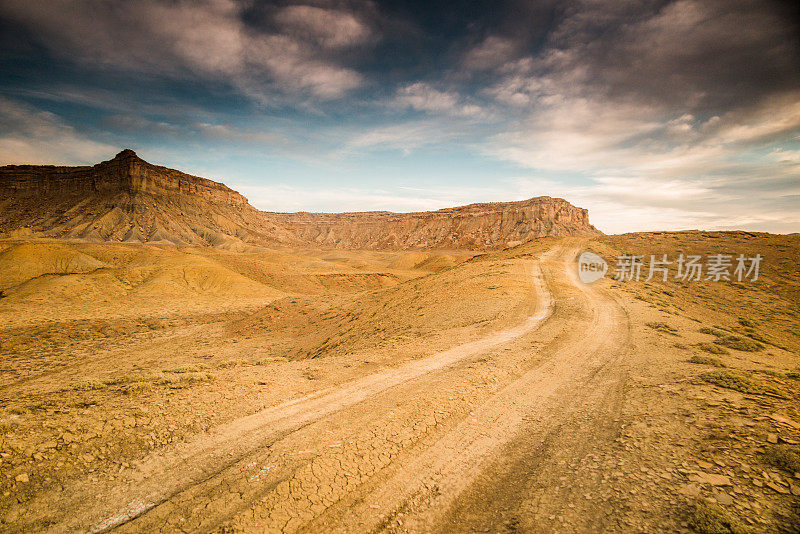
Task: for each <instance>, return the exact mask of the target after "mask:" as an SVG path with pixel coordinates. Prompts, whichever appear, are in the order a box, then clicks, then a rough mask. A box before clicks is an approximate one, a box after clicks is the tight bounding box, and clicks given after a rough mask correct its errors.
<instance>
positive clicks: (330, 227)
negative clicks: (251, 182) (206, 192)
mask: <svg viewBox="0 0 800 534" xmlns="http://www.w3.org/2000/svg"><path fill="white" fill-rule="evenodd" d="M275 217H276V220H277V224H278V225H280V226H283V227H284V228H286V230H287V231H289V232H290V233H291V234H292V235H294V236H296V237H297V238H298V239H299V240H301V241H304V242H309V243H314V244H316V245H321V246H331V247H339V248H385V249H389V248H456V249H458V248H475V249H482V248H502V247H506V246H513V245H518V244H520V243H523V242H526V241H530V240H531V239H534V238H537V237H544V236H553V235H595V234H598V233H599V232H597V230H595V228H594V227H593V226H591V225H590V224H589V213H588V211H587V210H585V209H582V208H576V207H575V206H573V205H572V204H570V203H569V202H567V201H566V200H564V199H561V198H550V197H538V198H532V199H529V200H522V201H519V202H494V203H486V204H470V205H468V206H461V207H457V208H447V209H443V210H438V211H427V212H418V213H389V212H364V213H337V214H325V213H289V214H275Z"/></svg>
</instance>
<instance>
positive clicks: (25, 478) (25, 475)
mask: <svg viewBox="0 0 800 534" xmlns="http://www.w3.org/2000/svg"><path fill="white" fill-rule="evenodd" d="M14 480H16V481H17V482H22V483H23V484H27V483H28V482H30V480H31V479H30V477H29V476H28V473H20V474H18V475H17V476H16V477H14Z"/></svg>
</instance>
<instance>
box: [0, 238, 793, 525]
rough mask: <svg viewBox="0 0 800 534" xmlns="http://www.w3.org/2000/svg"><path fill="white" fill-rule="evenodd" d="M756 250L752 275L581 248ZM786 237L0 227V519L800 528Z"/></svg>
mask: <svg viewBox="0 0 800 534" xmlns="http://www.w3.org/2000/svg"><path fill="white" fill-rule="evenodd" d="M587 250H588V251H593V252H595V253H597V254H600V255H601V256H603V257H604V258H606V259H607V260H608V261H609V262H612V261H613V258H614V257H616V256H618V255H619V254H623V253H633V254H643V255H649V254H657V255H660V254H662V253H668V254H670V255H672V256H675V255H677V254H678V253H679V252H683V253H696V254H716V253H725V254H738V253H745V254H748V255H754V254H756V253H759V254H761V255H762V256H763V257H764V260H763V264H762V268H761V272H760V277H759V279H758V280H757V281H746V282H735V281H734V282H731V281H720V282H714V281H702V282H680V281H676V280H674V277H672V276H671V277H670V279H669V280H668V281H667V282H663V281H661V280H651V281H650V282H645V281H644V280H640V281H627V282H618V281H615V280H613V279H612V278H611V277H610V276H608V277H606V278H605V279H603V280H601V281H599V282H596V283H594V284H591V285H586V284H583V283H582V282H580V281H579V280H578V277H577V264H576V257H577V256H578V254H579V253H580V252H582V251H587ZM799 264H800V237H797V236H778V235H768V234H750V233H743V232H734V233H710V232H681V233H666V232H662V233H646V234H644V233H642V234H625V235H618V236H599V237H594V238H569V237H566V238H541V239H535V240H533V241H531V242H528V243H525V244H522V245H519V246H516V247H512V248H509V249H506V250H501V251H493V252H488V253H487V252H482V251H473V252H468V251H463V250H462V251H446V250H427V251H426V250H421V251H394V252H392V251H386V252H381V251H357V250H346V251H345V250H322V249H308V250H297V249H291V250H290V249H266V248H259V247H255V246H253V247H249V248H247V249H246V250H241V251H237V252H232V251H226V250H220V249H214V248H208V247H193V246H175V245H158V244H111V243H96V244H93V243H81V242H70V241H65V240H45V239H36V240H33V239H29V240H24V239H22V240H14V241H11V240H8V241H6V242H2V243H0V291H2V293H0V295H1V296H2V298H0V353H1V354H2V360H1V361H0V364H1V365H2V368H1V369H0V371H1V372H0V456H1V458H0V492H1V493H2V499H0V530H2V531H4V532H107V531H117V532H348V533H349V532H384V531H388V532H516V531H518V532H666V531H669V532H702V533H718V532H719V533H724V532H730V533H739V532H798V531H800V515H799V514H800V504H799V503H800V455H799V454H798V453H799V452H800V402H798V400H800V334H798V327H799V326H800V298H799V296H800V279H798V265H799Z"/></svg>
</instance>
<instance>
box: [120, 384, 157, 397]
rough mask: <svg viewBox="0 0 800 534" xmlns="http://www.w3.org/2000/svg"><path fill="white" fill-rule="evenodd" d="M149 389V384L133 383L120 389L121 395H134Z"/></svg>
mask: <svg viewBox="0 0 800 534" xmlns="http://www.w3.org/2000/svg"><path fill="white" fill-rule="evenodd" d="M148 389H150V384H148V383H147V382H134V383H133V384H128V385H127V386H125V387H124V388H122V394H123V395H136V394H138V393H142V392H144V391H147V390H148Z"/></svg>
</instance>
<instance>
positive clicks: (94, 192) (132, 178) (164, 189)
mask: <svg viewBox="0 0 800 534" xmlns="http://www.w3.org/2000/svg"><path fill="white" fill-rule="evenodd" d="M598 233H599V232H598V231H597V230H596V229H595V228H594V227H593V226H591V225H590V224H589V220H588V213H587V211H586V210H585V209H581V208H576V207H575V206H572V205H571V204H569V203H568V202H567V201H565V200H563V199H559V198H550V197H538V198H532V199H529V200H524V201H520V202H502V203H487V204H471V205H469V206H462V207H457V208H448V209H444V210H438V211H431V212H420V213H389V212H363V213H338V214H326V213H269V212H262V211H259V210H257V209H255V208H254V207H252V206H251V205H250V204H249V203H248V202H247V199H246V198H245V197H243V196H242V195H240V194H239V193H237V192H236V191H234V190H232V189H230V188H228V187H226V186H225V185H223V184H220V183H218V182H214V181H212V180H207V179H205V178H199V177H197V176H191V175H189V174H185V173H182V172H180V171H176V170H173V169H168V168H166V167H160V166H157V165H152V164H150V163H147V162H146V161H144V160H142V159H140V158H139V157H138V156H137V155H136V154H135V153H134V152H133V151H131V150H123V151H122V152H120V153H119V154H118V155H117V156H116V157H115V158H113V159H111V160H109V161H104V162H102V163H99V164H97V165H94V166H85V167H53V166H33V165H13V166H6V167H0V236H2V237H5V238H13V237H22V236H41V237H52V238H67V239H81V240H90V241H124V242H169V243H176V244H193V245H211V246H219V247H228V248H232V247H240V246H243V245H244V244H248V243H249V244H255V245H266V246H282V245H286V246H320V247H335V248H367V249H409V248H454V249H455V248H471V249H492V248H502V247H506V246H513V245H515V244H519V243H522V242H525V241H529V240H531V239H534V238H537V237H543V236H549V235H594V234H598Z"/></svg>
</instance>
